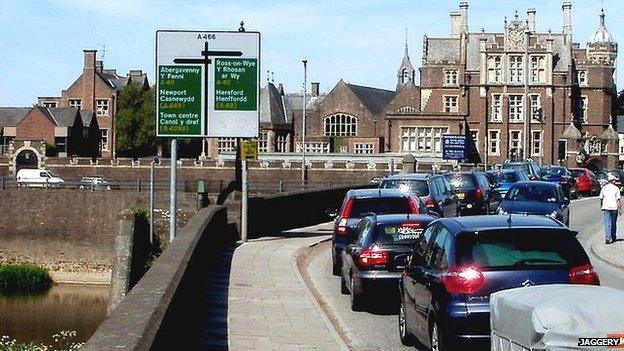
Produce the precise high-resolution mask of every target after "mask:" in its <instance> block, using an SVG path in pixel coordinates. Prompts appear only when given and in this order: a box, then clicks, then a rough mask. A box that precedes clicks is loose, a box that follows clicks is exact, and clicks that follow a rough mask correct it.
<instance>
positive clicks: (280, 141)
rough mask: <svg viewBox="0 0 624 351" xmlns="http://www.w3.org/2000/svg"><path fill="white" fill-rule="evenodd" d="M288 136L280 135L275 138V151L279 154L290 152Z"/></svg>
mask: <svg viewBox="0 0 624 351" xmlns="http://www.w3.org/2000/svg"><path fill="white" fill-rule="evenodd" d="M287 140H288V139H287V136H286V135H278V136H277V137H276V138H275V151H277V152H288V149H287V146H288V143H287Z"/></svg>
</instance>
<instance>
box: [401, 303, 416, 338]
mask: <svg viewBox="0 0 624 351" xmlns="http://www.w3.org/2000/svg"><path fill="white" fill-rule="evenodd" d="M399 337H400V338H401V343H402V344H403V345H405V346H414V344H415V338H414V334H412V332H410V331H409V329H408V328H407V321H406V319H405V302H401V307H400V309H399Z"/></svg>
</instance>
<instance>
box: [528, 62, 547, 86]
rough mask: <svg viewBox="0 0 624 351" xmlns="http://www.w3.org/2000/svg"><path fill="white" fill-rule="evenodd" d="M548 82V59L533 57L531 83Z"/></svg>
mask: <svg viewBox="0 0 624 351" xmlns="http://www.w3.org/2000/svg"><path fill="white" fill-rule="evenodd" d="M545 82H546V59H545V58H544V56H531V83H545Z"/></svg>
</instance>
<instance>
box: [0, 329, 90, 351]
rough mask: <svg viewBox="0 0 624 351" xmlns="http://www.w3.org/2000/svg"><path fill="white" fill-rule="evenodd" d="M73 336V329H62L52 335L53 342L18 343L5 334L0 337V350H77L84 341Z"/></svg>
mask: <svg viewBox="0 0 624 351" xmlns="http://www.w3.org/2000/svg"><path fill="white" fill-rule="evenodd" d="M75 338H76V332H75V331H73V330H71V331H70V330H64V331H62V332H60V333H58V334H54V335H52V339H53V340H54V343H53V344H51V345H46V344H38V343H34V342H28V343H20V342H18V341H17V340H15V339H12V338H11V337H9V336H6V335H5V336H1V337H0V351H51V350H54V351H78V350H80V349H81V348H82V346H84V343H77V342H75V341H74V339H75Z"/></svg>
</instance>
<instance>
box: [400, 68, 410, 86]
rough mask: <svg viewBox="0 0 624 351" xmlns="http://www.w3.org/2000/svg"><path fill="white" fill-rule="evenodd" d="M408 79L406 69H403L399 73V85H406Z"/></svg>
mask: <svg viewBox="0 0 624 351" xmlns="http://www.w3.org/2000/svg"><path fill="white" fill-rule="evenodd" d="M408 79H409V76H408V73H407V68H403V71H401V83H404V84H405V83H407V81H408Z"/></svg>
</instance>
